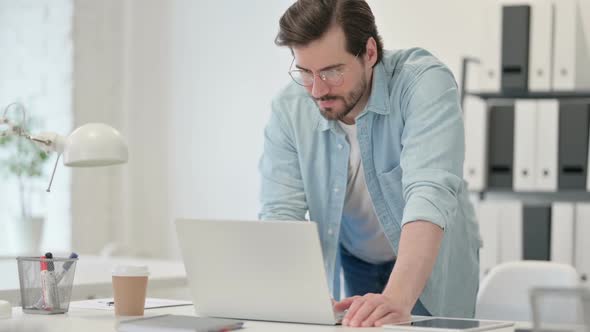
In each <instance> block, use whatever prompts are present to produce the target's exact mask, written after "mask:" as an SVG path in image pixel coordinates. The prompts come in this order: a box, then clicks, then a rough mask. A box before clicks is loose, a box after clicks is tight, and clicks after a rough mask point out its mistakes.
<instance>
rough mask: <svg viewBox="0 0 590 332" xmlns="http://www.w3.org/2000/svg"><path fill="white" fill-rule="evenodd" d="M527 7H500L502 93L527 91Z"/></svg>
mask: <svg viewBox="0 0 590 332" xmlns="http://www.w3.org/2000/svg"><path fill="white" fill-rule="evenodd" d="M530 15H531V8H530V6H529V5H505V6H503V7H502V80H501V82H502V89H501V90H502V92H526V91H528V78H529V74H528V73H529V35H530Z"/></svg>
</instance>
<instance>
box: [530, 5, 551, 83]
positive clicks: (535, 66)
mask: <svg viewBox="0 0 590 332" xmlns="http://www.w3.org/2000/svg"><path fill="white" fill-rule="evenodd" d="M531 5H532V15H531V30H530V44H529V66H530V68H529V78H528V80H529V91H533V92H543V91H551V83H552V82H551V79H552V74H553V62H552V54H553V48H552V43H553V24H554V22H553V3H552V1H551V0H535V1H534V2H532V3H531Z"/></svg>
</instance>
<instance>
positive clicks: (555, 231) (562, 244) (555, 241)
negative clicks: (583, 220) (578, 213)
mask: <svg viewBox="0 0 590 332" xmlns="http://www.w3.org/2000/svg"><path fill="white" fill-rule="evenodd" d="M574 220H575V205H574V204H573V203H554V204H553V207H552V209H551V261H554V262H558V263H564V264H570V265H573V264H574Z"/></svg>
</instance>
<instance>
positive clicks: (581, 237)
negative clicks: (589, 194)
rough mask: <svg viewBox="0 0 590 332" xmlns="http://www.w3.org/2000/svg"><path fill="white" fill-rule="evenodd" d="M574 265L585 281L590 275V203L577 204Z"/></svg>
mask: <svg viewBox="0 0 590 332" xmlns="http://www.w3.org/2000/svg"><path fill="white" fill-rule="evenodd" d="M575 218H576V220H575V226H574V228H575V242H574V245H575V250H574V266H575V268H576V270H577V271H578V273H579V274H580V277H581V280H582V282H583V283H585V284H587V282H588V278H589V277H590V241H588V234H590V203H578V204H576V211H575Z"/></svg>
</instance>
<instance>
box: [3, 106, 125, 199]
mask: <svg viewBox="0 0 590 332" xmlns="http://www.w3.org/2000/svg"><path fill="white" fill-rule="evenodd" d="M11 108H15V109H18V110H20V111H21V113H22V122H21V123H20V124H14V123H12V122H11V121H10V120H9V119H8V118H7V117H6V113H7V112H8V111H9V110H10V109H11ZM3 126H5V127H7V129H4V130H2V127H3ZM3 136H20V137H24V138H26V139H28V140H31V141H33V142H35V143H36V145H37V146H39V147H40V148H41V149H43V150H45V151H47V152H57V154H58V156H57V160H56V161H55V166H54V167H53V173H52V174H51V180H50V182H49V186H48V187H47V192H49V191H50V190H51V183H52V182H53V176H54V175H55V170H56V168H57V163H58V161H59V158H60V156H61V155H62V154H63V156H64V159H63V163H64V165H65V166H69V167H96V166H109V165H116V164H123V163H126V162H127V159H128V152H127V143H126V142H125V139H124V138H123V136H121V134H119V132H118V131H117V130H115V129H114V128H112V127H110V126H107V125H105V124H102V123H88V124H85V125H83V126H81V127H79V128H77V129H76V130H74V131H73V132H72V133H71V134H70V135H69V136H67V137H64V136H61V135H59V134H57V133H52V132H44V133H40V134H38V135H31V134H29V133H28V132H27V131H26V112H25V108H24V107H23V105H21V104H19V103H12V104H10V105H8V106H6V108H5V109H4V114H3V115H2V116H1V117H0V137H3Z"/></svg>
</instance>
